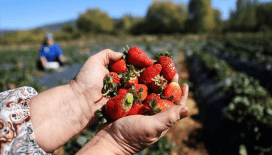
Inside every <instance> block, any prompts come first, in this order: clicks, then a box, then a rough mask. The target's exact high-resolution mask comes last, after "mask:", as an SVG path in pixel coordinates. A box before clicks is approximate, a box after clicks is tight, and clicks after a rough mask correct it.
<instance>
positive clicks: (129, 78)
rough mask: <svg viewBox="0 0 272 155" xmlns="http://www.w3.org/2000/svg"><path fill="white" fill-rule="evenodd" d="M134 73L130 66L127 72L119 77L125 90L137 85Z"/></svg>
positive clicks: (132, 67)
mask: <svg viewBox="0 0 272 155" xmlns="http://www.w3.org/2000/svg"><path fill="white" fill-rule="evenodd" d="M136 73H137V72H136V70H135V68H134V66H133V65H130V66H129V68H128V70H126V71H125V72H124V73H123V74H122V75H121V83H122V85H123V86H124V87H125V88H131V87H132V85H133V84H138V77H137V76H136Z"/></svg>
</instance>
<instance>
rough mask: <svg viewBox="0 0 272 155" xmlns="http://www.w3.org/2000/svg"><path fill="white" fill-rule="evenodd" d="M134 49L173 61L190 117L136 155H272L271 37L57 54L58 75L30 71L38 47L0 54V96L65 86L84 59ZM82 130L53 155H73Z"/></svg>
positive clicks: (87, 134) (97, 47)
mask: <svg viewBox="0 0 272 155" xmlns="http://www.w3.org/2000/svg"><path fill="white" fill-rule="evenodd" d="M125 44H128V45H129V46H130V47H131V46H138V47H139V48H141V49H142V50H143V51H145V52H146V53H147V55H148V56H149V57H151V58H154V56H155V54H156V53H158V52H161V51H169V52H171V53H172V55H173V60H174V62H175V66H176V69H177V70H178V73H179V75H180V82H179V83H180V84H182V83H184V82H186V83H188V84H189V86H190V96H189V98H188V102H187V106H188V108H189V110H190V112H189V116H188V117H187V118H185V119H183V120H181V121H179V122H178V123H177V124H175V125H174V126H173V127H172V128H171V129H170V130H169V132H168V133H167V135H166V136H165V137H164V138H162V139H161V140H160V141H159V142H158V143H155V144H154V145H153V146H151V147H149V148H147V149H145V150H143V151H142V152H143V154H145V155H151V154H158V155H159V154H173V155H174V154H175V155H182V154H188V155H193V154H197V155H213V154H214V155H215V154H237V155H238V154H242V153H245V152H247V154H248V155H256V154H257V155H262V154H264V155H266V154H272V150H271V148H272V142H270V139H271V137H272V134H271V129H272V123H271V122H272V97H271V90H272V81H271V79H272V77H271V76H272V64H271V63H272V51H271V50H272V38H269V37H268V38H266V37H259V38H253V37H252V38H250V37H248V38H235V39H233V38H232V39H228V38H220V39H195V40H194V39H190V40H185V39H182V38H179V39H171V40H167V39H165V40H155V39H154V40H152V39H150V40H145V41H142V40H140V41H137V42H133V41H130V42H127V43H125V42H122V41H121V42H117V41H105V42H101V43H89V44H86V45H85V44H84V45H81V46H79V45H78V46H76V45H73V46H69V47H68V46H67V47H65V48H63V52H64V55H66V56H67V57H68V62H67V65H66V66H65V67H62V68H61V69H60V70H58V71H53V70H49V71H40V70H37V68H36V60H37V59H38V56H39V53H38V48H33V49H25V50H1V51H0V62H1V63H0V77H1V79H0V90H1V91H4V90H8V89H13V88H17V87H21V86H26V85H28V86H32V87H33V88H35V89H36V90H37V91H38V92H39V93H40V92H42V91H44V90H47V89H49V88H52V87H55V86H58V85H63V84H66V83H68V82H69V81H70V80H72V79H73V78H74V77H75V76H76V74H77V72H78V71H79V69H80V68H81V66H82V65H83V64H84V62H85V61H86V60H87V58H88V57H89V56H92V55H93V54H95V53H97V52H99V51H101V50H103V49H105V48H109V49H112V50H114V51H119V52H123V47H124V46H125ZM98 127H99V126H98V125H97V124H96V125H93V126H92V127H89V128H88V129H86V130H84V131H83V132H82V134H80V135H78V136H77V137H75V138H74V139H72V140H71V141H69V142H68V143H67V144H66V145H65V146H63V147H62V148H60V149H59V150H57V151H55V152H54V154H55V155H57V154H58V155H60V154H74V153H75V152H77V151H78V150H79V149H80V148H81V147H82V146H84V145H85V144H86V143H87V141H88V140H89V139H91V138H92V137H93V136H94V134H95V132H96V131H97V129H98Z"/></svg>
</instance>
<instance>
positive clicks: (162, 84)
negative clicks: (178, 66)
mask: <svg viewBox="0 0 272 155" xmlns="http://www.w3.org/2000/svg"><path fill="white" fill-rule="evenodd" d="M166 86H167V80H166V79H165V78H163V76H160V75H157V76H156V77H155V78H154V79H152V82H151V89H152V91H153V92H154V93H161V92H163V91H164V90H165V88H166Z"/></svg>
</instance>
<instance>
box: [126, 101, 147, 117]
mask: <svg viewBox="0 0 272 155" xmlns="http://www.w3.org/2000/svg"><path fill="white" fill-rule="evenodd" d="M149 110H150V108H149V106H146V105H144V104H139V103H136V104H134V105H133V106H132V107H131V108H130V110H129V113H128V114H127V115H137V114H140V115H145V114H147V113H148V111H149Z"/></svg>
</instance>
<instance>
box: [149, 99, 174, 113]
mask: <svg viewBox="0 0 272 155" xmlns="http://www.w3.org/2000/svg"><path fill="white" fill-rule="evenodd" d="M149 106H150V107H151V113H152V114H156V113H159V112H161V111H164V110H166V109H168V108H170V107H172V106H175V104H174V103H173V102H171V101H169V100H165V99H159V100H157V99H155V100H154V101H153V102H152V103H149Z"/></svg>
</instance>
